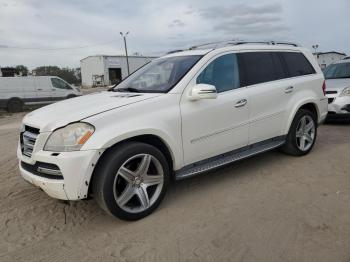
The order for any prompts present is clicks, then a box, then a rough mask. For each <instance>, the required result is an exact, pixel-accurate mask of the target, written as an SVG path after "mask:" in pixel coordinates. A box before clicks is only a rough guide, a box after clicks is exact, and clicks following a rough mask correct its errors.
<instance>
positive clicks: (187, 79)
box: [17, 42, 327, 220]
mask: <svg viewBox="0 0 350 262" xmlns="http://www.w3.org/2000/svg"><path fill="white" fill-rule="evenodd" d="M155 74H158V75H160V77H157V78H155V77H154V75H155ZM147 77H151V79H150V80H148V79H147ZM140 82H143V83H142V84H141V83H140ZM326 115H327V98H326V97H325V96H324V76H323V74H322V71H321V69H320V68H319V66H318V65H317V62H316V61H315V60H314V58H313V55H312V54H311V53H310V52H309V51H308V50H307V49H304V48H302V47H299V46H297V45H294V44H290V45H289V44H278V43H274V42H272V43H271V42H266V43H260V44H252V43H249V42H241V43H237V42H233V43H227V46H226V45H225V46H223V47H216V48H214V47H213V48H208V46H207V47H206V49H205V48H204V47H201V48H199V47H197V48H193V50H187V51H182V52H176V53H172V54H169V55H166V56H164V57H161V58H158V59H155V60H153V61H152V62H150V63H149V64H147V65H145V66H144V67H142V68H141V69H139V70H138V71H136V72H135V73H133V74H132V75H131V76H129V77H128V78H127V79H125V80H124V81H123V82H121V83H120V84H119V85H118V86H116V87H115V88H114V89H112V90H111V91H109V92H100V93H98V94H93V95H86V96H82V97H79V98H76V99H72V100H67V101H63V102H59V103H55V104H52V105H49V106H47V107H44V108H41V109H39V110H36V111H34V112H32V113H30V114H28V115H26V116H25V118H24V119H23V125H22V130H21V135H20V137H21V139H20V143H19V145H18V152H17V154H18V158H19V169H20V172H21V174H22V176H23V178H24V179H25V180H27V181H29V182H30V183H32V184H34V185H36V186H38V187H40V188H42V189H43V190H44V191H45V192H46V193H47V194H48V195H50V196H51V197H54V198H58V199H66V200H67V199H68V200H79V199H84V198H88V197H89V196H92V197H93V198H94V199H95V200H96V201H97V203H98V204H99V205H100V207H101V208H103V209H104V210H106V211H107V212H108V213H110V214H112V215H114V216H116V217H119V218H121V219H125V220H136V219H140V218H142V217H144V216H147V215H148V214H150V213H151V212H152V211H154V210H155V208H156V207H157V206H158V205H159V204H160V202H161V200H162V199H163V197H164V195H165V192H166V191H167V188H168V184H169V181H170V179H171V178H175V179H184V178H187V177H190V176H193V175H197V174H200V173H203V172H206V171H208V170H212V169H215V168H218V167H221V166H224V165H227V164H229V163H232V162H235V161H237V160H240V159H243V158H247V157H250V156H253V155H255V154H258V153H262V152H265V151H268V150H271V149H274V148H279V147H281V148H282V150H283V151H284V152H286V153H288V154H291V155H295V156H302V155H305V154H307V153H309V152H310V150H311V149H312V147H313V145H314V143H315V140H316V136H317V126H318V124H319V123H321V122H322V121H323V120H324V119H325V117H326ZM252 161H253V160H252Z"/></svg>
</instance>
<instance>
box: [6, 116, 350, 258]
mask: <svg viewBox="0 0 350 262" xmlns="http://www.w3.org/2000/svg"><path fill="white" fill-rule="evenodd" d="M23 115H24V113H21V114H13V115H9V114H4V113H2V114H1V115H0V170H1V171H0V199H1V202H0V235H1V238H0V261H26V262H28V261H269V262H273V261H298V262H301V261H318V262H321V261H350V122H349V123H346V124H341V123H333V124H327V125H324V126H321V127H320V129H319V137H318V140H317V143H316V145H315V148H314V150H313V151H312V152H311V154H309V155H307V156H305V157H299V158H296V157H290V156H286V155H283V154H281V153H279V152H278V151H272V152H269V153H265V154H263V155H259V156H256V157H253V158H250V159H247V160H244V161H241V162H239V163H236V164H233V165H231V166H229V167H226V168H224V169H221V170H218V171H216V172H211V173H208V174H205V175H201V176H198V177H195V178H192V179H188V180H184V181H181V182H176V183H173V184H172V185H171V188H170V190H169V192H168V194H167V196H166V198H165V199H164V201H163V203H162V204H161V205H160V207H159V208H158V209H157V210H156V212H155V213H153V214H152V215H151V216H149V217H146V218H144V219H142V220H140V221H137V222H124V221H120V220H118V219H115V218H113V217H111V216H109V215H107V214H106V213H104V212H103V211H101V210H100V209H99V207H98V206H97V205H96V203H95V202H94V201H93V200H89V201H79V202H69V203H64V202H60V201H58V200H55V199H52V198H50V197H48V196H47V195H46V194H45V193H44V192H43V191H41V190H39V189H38V188H35V187H33V186H32V185H29V184H27V183H26V182H25V181H24V180H23V179H22V178H21V177H20V175H19V171H18V168H17V159H16V146H17V138H18V128H19V123H20V120H21V118H22V117H23Z"/></svg>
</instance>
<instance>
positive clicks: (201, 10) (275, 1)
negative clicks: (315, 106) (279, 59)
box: [0, 0, 350, 69]
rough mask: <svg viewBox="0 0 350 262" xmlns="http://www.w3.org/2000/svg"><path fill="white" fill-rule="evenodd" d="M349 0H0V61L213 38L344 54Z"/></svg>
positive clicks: (153, 49) (26, 61)
mask: <svg viewBox="0 0 350 262" xmlns="http://www.w3.org/2000/svg"><path fill="white" fill-rule="evenodd" d="M349 13H350V0H333V1H321V0H318V1H316V0H272V1H267V0H244V1H241V0H215V1H213V0H171V1H169V0H128V1H120V0H119V1H117V0H45V1H44V0H0V66H1V67H4V66H15V65H20V64H22V65H26V66H27V67H29V68H30V69H33V68H35V67H37V66H42V65H57V66H61V67H79V66H80V60H81V59H83V58H84V57H87V56H89V55H96V54H106V55H123V54H124V43H123V39H122V37H121V35H120V32H127V31H129V32H130V33H129V35H128V36H127V43H128V51H129V54H133V53H136V52H137V53H139V54H142V55H152V56H154V55H157V56H160V55H162V54H165V53H166V52H168V51H171V50H176V49H185V48H189V47H191V46H193V45H197V44H200V43H207V42H212V41H219V40H231V39H241V40H279V41H292V42H296V43H300V44H301V45H303V46H305V47H307V48H310V49H311V47H312V45H314V44H318V45H319V49H318V51H333V50H334V51H338V52H345V53H347V54H348V55H350V33H349V32H350V16H349Z"/></svg>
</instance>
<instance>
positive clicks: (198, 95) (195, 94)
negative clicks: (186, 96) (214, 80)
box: [190, 84, 218, 100]
mask: <svg viewBox="0 0 350 262" xmlns="http://www.w3.org/2000/svg"><path fill="white" fill-rule="evenodd" d="M217 96H218V93H217V91H216V88H215V86H213V85H208V84H197V85H195V86H194V87H192V90H191V94H190V99H191V100H200V99H215V98H217Z"/></svg>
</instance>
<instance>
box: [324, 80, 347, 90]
mask: <svg viewBox="0 0 350 262" xmlns="http://www.w3.org/2000/svg"><path fill="white" fill-rule="evenodd" d="M349 86H350V78H340V79H327V80H326V90H327V91H338V92H339V91H341V90H343V89H344V88H345V87H349Z"/></svg>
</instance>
